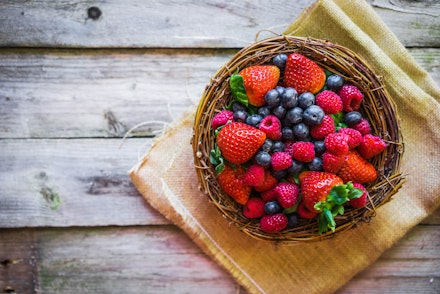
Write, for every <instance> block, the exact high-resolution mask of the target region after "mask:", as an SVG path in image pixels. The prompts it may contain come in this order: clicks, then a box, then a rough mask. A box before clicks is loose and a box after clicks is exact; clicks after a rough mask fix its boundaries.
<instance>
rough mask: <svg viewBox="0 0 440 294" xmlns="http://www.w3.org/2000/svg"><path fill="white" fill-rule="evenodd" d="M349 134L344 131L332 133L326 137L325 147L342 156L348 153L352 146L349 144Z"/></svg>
mask: <svg viewBox="0 0 440 294" xmlns="http://www.w3.org/2000/svg"><path fill="white" fill-rule="evenodd" d="M349 138H350V137H349V136H348V135H347V134H343V133H332V134H329V135H328V136H327V137H325V139H324V145H325V149H326V150H327V151H328V152H331V153H333V154H334V155H336V156H342V155H345V154H347V153H348V151H349V150H350V147H349V146H348V140H349Z"/></svg>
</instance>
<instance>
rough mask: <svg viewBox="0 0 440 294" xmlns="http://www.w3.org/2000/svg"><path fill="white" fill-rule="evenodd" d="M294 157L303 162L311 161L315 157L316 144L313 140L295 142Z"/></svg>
mask: <svg viewBox="0 0 440 294" xmlns="http://www.w3.org/2000/svg"><path fill="white" fill-rule="evenodd" d="M292 157H293V159H295V160H298V161H301V162H311V161H312V160H313V158H315V145H314V144H313V143H312V142H303V141H299V142H295V143H294V144H293V152H292Z"/></svg>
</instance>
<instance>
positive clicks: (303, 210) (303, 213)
mask: <svg viewBox="0 0 440 294" xmlns="http://www.w3.org/2000/svg"><path fill="white" fill-rule="evenodd" d="M317 214H318V213H316V212H314V211H310V210H308V209H307V207H306V206H305V204H304V201H301V202H300V203H299V205H298V216H299V217H301V218H306V219H311V218H314V217H315V216H316V215H317Z"/></svg>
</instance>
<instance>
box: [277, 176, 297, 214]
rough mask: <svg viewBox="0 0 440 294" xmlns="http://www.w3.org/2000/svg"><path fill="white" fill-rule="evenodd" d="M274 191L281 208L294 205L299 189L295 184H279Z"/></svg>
mask: <svg viewBox="0 0 440 294" xmlns="http://www.w3.org/2000/svg"><path fill="white" fill-rule="evenodd" d="M274 191H275V192H276V193H277V201H278V203H279V204H280V205H281V206H282V207H283V208H289V207H292V206H293V205H295V203H296V201H297V200H298V194H299V188H298V186H297V185H296V184H295V183H289V182H282V183H279V184H278V185H277V186H276V187H275V189H274Z"/></svg>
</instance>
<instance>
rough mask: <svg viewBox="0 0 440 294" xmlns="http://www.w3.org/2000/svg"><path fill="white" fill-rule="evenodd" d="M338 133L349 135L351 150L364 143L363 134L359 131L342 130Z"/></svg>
mask: <svg viewBox="0 0 440 294" xmlns="http://www.w3.org/2000/svg"><path fill="white" fill-rule="evenodd" d="M338 133H343V134H346V135H348V137H349V139H348V147H349V148H350V149H354V148H356V147H357V146H359V144H360V143H361V141H362V134H361V133H360V132H359V131H357V130H355V129H352V128H340V129H339V130H338Z"/></svg>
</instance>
